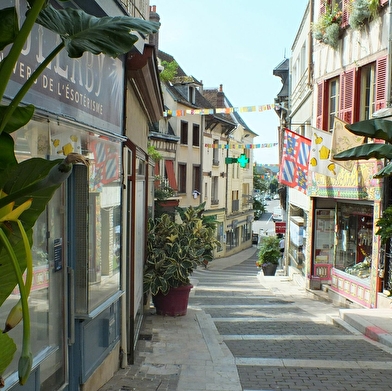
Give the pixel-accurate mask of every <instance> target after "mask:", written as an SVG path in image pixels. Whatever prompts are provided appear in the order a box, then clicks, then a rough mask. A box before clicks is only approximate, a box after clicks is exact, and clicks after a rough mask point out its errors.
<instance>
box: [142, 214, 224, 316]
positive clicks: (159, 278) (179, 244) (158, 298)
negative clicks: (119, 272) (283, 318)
mask: <svg viewBox="0 0 392 391" xmlns="http://www.w3.org/2000/svg"><path fill="white" fill-rule="evenodd" d="M179 219H180V220H181V221H180V222H176V221H174V220H173V219H172V217H171V216H170V215H168V214H166V213H165V214H163V215H161V216H160V217H158V218H156V219H150V220H149V222H148V236H147V260H146V264H145V269H144V279H143V285H144V293H145V294H149V293H151V294H152V299H153V303H154V306H155V308H156V310H157V314H159V315H169V316H182V315H185V314H186V311H187V306H188V298H189V293H190V290H191V289H192V285H191V283H190V275H191V274H192V273H193V271H194V270H195V269H196V268H197V267H198V266H199V265H203V262H204V260H205V259H206V258H209V259H212V250H213V249H214V248H215V247H216V245H217V244H218V243H219V242H218V241H217V240H216V238H215V230H214V229H213V228H212V227H211V226H208V225H206V224H204V223H203V219H202V217H201V216H200V214H199V211H198V208H193V207H191V206H190V207H189V208H187V209H185V210H182V212H181V217H179Z"/></svg>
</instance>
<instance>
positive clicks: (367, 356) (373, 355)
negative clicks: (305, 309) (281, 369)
mask: <svg viewBox="0 0 392 391" xmlns="http://www.w3.org/2000/svg"><path fill="white" fill-rule="evenodd" d="M332 338H333V337H332ZM225 342H226V345H227V346H228V347H229V349H230V350H231V352H232V354H233V355H234V356H235V357H245V358H252V357H262V358H280V359H286V358H294V359H307V360H317V359H320V357H321V358H322V357H326V358H328V361H330V360H331V361H355V360H358V359H360V360H361V361H381V362H382V361H392V356H391V355H390V354H389V353H387V352H385V351H384V350H382V349H381V348H380V347H377V346H375V345H372V344H369V342H367V341H365V340H364V339H363V338H360V337H358V338H357V339H349V340H342V339H338V340H334V339H329V340H328V339H324V340H311V341H309V340H307V339H304V338H302V339H291V340H289V339H285V340H281V339H273V340H272V339H271V340H265V339H263V340H230V341H229V340H226V341H225ZM358 351H361V352H362V354H361V357H358Z"/></svg>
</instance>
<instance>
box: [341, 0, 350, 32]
mask: <svg viewBox="0 0 392 391" xmlns="http://www.w3.org/2000/svg"><path fill="white" fill-rule="evenodd" d="M349 4H350V0H343V3H342V24H341V26H342V27H347V26H348V16H349Z"/></svg>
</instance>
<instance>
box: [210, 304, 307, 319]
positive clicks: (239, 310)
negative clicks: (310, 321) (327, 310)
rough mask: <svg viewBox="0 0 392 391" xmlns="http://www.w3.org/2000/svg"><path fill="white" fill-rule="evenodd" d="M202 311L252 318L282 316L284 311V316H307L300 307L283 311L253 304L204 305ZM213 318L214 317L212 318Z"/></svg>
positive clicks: (227, 316)
mask: <svg viewBox="0 0 392 391" xmlns="http://www.w3.org/2000/svg"><path fill="white" fill-rule="evenodd" d="M204 311H205V312H207V313H208V314H210V315H211V316H212V318H231V317H233V316H234V315H235V316H239V317H241V318H244V317H249V318H254V317H264V318H274V317H278V316H282V313H284V316H285V317H287V316H295V317H298V316H299V315H303V316H304V317H305V316H309V313H308V312H306V311H304V310H302V309H300V308H285V309H284V311H283V310H282V308H281V307H280V308H275V307H270V308H265V307H261V308H257V307H255V306H241V307H238V306H236V307H234V308H227V307H224V308H222V307H221V308H208V307H204ZM214 320H215V319H214Z"/></svg>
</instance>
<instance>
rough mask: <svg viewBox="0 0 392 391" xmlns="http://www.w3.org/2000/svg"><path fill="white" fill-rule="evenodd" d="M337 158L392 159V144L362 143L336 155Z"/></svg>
mask: <svg viewBox="0 0 392 391" xmlns="http://www.w3.org/2000/svg"><path fill="white" fill-rule="evenodd" d="M333 158H334V159H335V160H358V159H366V160H368V159H371V158H376V159H383V158H386V159H392V145H391V144H377V143H374V144H362V145H360V146H358V147H353V148H350V149H347V150H346V151H343V152H339V153H338V154H336V155H334V156H333Z"/></svg>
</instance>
